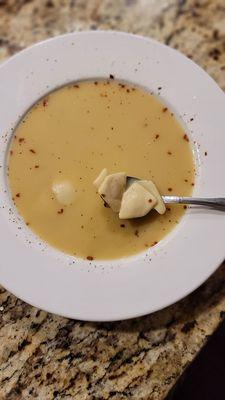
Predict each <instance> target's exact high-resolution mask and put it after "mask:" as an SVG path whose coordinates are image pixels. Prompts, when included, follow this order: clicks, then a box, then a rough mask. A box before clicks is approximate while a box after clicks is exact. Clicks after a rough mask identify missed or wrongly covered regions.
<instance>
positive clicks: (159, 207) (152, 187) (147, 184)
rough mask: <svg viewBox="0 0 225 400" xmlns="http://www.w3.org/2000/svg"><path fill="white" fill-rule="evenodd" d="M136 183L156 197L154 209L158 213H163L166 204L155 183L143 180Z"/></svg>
mask: <svg viewBox="0 0 225 400" xmlns="http://www.w3.org/2000/svg"><path fill="white" fill-rule="evenodd" d="M138 183H139V184H140V185H142V186H143V187H144V188H145V189H147V190H149V192H150V193H152V194H153V196H154V197H155V198H156V199H157V204H156V206H155V207H154V209H155V210H156V211H158V213H159V214H164V213H165V212H166V206H165V204H164V202H163V199H162V197H161V195H160V193H159V191H158V189H157V187H156V186H155V184H154V183H153V182H152V181H144V180H143V181H138Z"/></svg>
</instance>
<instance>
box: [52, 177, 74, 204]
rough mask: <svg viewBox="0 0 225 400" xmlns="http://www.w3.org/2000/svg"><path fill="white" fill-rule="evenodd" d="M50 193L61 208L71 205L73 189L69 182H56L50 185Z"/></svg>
mask: <svg viewBox="0 0 225 400" xmlns="http://www.w3.org/2000/svg"><path fill="white" fill-rule="evenodd" d="M52 191H53V193H54V195H55V197H56V199H57V201H58V202H59V203H60V204H62V205H63V206H69V205H70V204H72V203H73V201H74V197H75V189H74V187H73V184H72V183H71V182H70V181H58V182H54V183H53V184H52Z"/></svg>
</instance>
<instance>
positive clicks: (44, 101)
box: [42, 97, 48, 107]
mask: <svg viewBox="0 0 225 400" xmlns="http://www.w3.org/2000/svg"><path fill="white" fill-rule="evenodd" d="M42 104H43V107H46V106H47V105H48V98H47V97H46V98H45V99H44V100H43V101H42Z"/></svg>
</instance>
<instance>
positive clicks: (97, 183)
mask: <svg viewBox="0 0 225 400" xmlns="http://www.w3.org/2000/svg"><path fill="white" fill-rule="evenodd" d="M107 175H108V171H107V169H106V168H104V169H103V170H102V171H101V172H100V174H99V175H98V177H97V178H96V179H95V181H94V182H93V185H94V186H95V187H96V189H97V190H98V189H99V187H100V186H101V184H102V182H103V181H104V179H105V178H106V177H107Z"/></svg>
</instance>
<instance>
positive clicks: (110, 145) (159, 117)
mask: <svg viewBox="0 0 225 400" xmlns="http://www.w3.org/2000/svg"><path fill="white" fill-rule="evenodd" d="M104 167H106V168H107V169H108V170H109V171H110V172H111V173H113V172H120V171H124V172H126V173H127V174H128V175H131V176H137V177H140V178H142V179H147V180H152V181H154V182H155V184H156V185H157V187H158V189H159V190H160V192H161V194H170V195H172V194H176V195H181V196H188V195H190V194H191V192H192V189H193V185H194V162H193V156H192V151H191V146H190V143H189V139H188V136H187V135H186V133H185V132H184V130H183V128H182V126H181V125H180V123H179V122H178V121H177V119H176V118H175V116H174V115H173V113H172V112H171V111H170V110H169V108H168V107H166V106H165V105H164V104H162V103H161V102H160V101H159V100H158V99H157V97H156V96H154V95H152V94H150V93H148V92H145V91H144V90H142V89H141V88H138V87H135V86H133V85H130V84H127V83H124V82H119V81H116V80H114V79H109V80H98V81H83V82H79V83H76V84H71V85H69V86H66V87H63V88H60V89H58V90H56V91H54V92H52V93H51V94H49V95H48V96H47V97H46V98H44V99H42V100H40V101H39V102H38V103H37V104H36V105H35V106H34V107H33V108H32V109H31V110H30V111H29V112H28V113H27V114H26V115H25V116H24V118H23V120H22V121H21V122H20V124H19V125H18V127H17V128H16V131H15V135H14V138H13V140H12V143H11V147H10V151H9V160H8V168H9V171H8V174H9V185H10V188H11V193H12V198H13V201H14V202H15V204H16V207H17V209H18V211H19V213H20V215H21V216H22V217H23V219H24V221H25V223H26V224H27V225H29V228H31V229H32V230H33V231H34V232H35V233H36V234H37V235H38V236H39V237H40V238H41V239H43V240H44V241H46V242H47V243H49V244H50V245H52V246H54V247H56V248H57V249H59V250H62V251H64V252H66V253H69V254H71V255H74V256H77V257H81V258H85V259H89V260H92V259H115V258H119V257H125V256H129V255H132V254H135V253H138V252H141V251H143V250H145V249H146V248H149V247H151V246H154V245H155V244H156V243H158V242H159V241H160V240H161V239H162V238H163V237H164V236H165V235H167V234H168V233H169V232H170V231H171V230H172V229H173V228H174V227H175V226H176V225H177V224H178V222H179V220H180V218H181V217H182V216H183V214H184V212H185V208H184V207H183V206H179V205H171V206H168V207H167V211H166V213H165V214H164V215H159V214H158V213H157V212H156V211H154V210H153V211H151V212H150V213H149V214H148V215H147V216H146V217H143V218H138V219H134V220H120V219H119V217H118V215H117V214H115V213H114V212H113V211H112V210H111V209H110V208H106V207H104V206H103V202H102V201H101V199H100V197H99V196H98V195H97V194H96V191H95V189H94V187H93V181H94V179H95V178H96V176H97V175H98V174H99V172H100V171H101V170H102V168H104ZM65 181H66V182H69V184H70V185H72V187H73V190H74V198H73V201H72V203H71V204H69V205H62V204H60V203H59V202H58V200H57V198H56V196H55V194H54V193H53V191H52V185H53V182H58V183H63V182H65Z"/></svg>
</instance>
